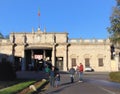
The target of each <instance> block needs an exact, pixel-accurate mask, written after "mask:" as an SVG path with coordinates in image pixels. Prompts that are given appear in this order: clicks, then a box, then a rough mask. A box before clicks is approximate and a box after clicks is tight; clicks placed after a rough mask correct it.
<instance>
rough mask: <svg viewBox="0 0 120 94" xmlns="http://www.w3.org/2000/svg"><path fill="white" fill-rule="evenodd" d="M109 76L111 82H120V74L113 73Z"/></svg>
mask: <svg viewBox="0 0 120 94" xmlns="http://www.w3.org/2000/svg"><path fill="white" fill-rule="evenodd" d="M109 76H110V80H111V81H114V82H120V72H111V73H110V74H109Z"/></svg>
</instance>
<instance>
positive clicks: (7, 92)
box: [0, 80, 35, 94]
mask: <svg viewBox="0 0 120 94" xmlns="http://www.w3.org/2000/svg"><path fill="white" fill-rule="evenodd" d="M33 83H35V81H34V80H31V81H30V80H29V81H24V82H21V83H17V84H15V85H12V86H9V87H6V88H3V89H1V90H0V94H16V93H17V92H19V91H21V90H23V89H24V88H26V87H28V86H29V85H30V84H33Z"/></svg>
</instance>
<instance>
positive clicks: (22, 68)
mask: <svg viewBox="0 0 120 94" xmlns="http://www.w3.org/2000/svg"><path fill="white" fill-rule="evenodd" d="M21 70H22V71H25V70H26V64H25V52H24V50H23V51H22V58H21Z"/></svg>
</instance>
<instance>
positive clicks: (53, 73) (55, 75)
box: [45, 63, 83, 87]
mask: <svg viewBox="0 0 120 94" xmlns="http://www.w3.org/2000/svg"><path fill="white" fill-rule="evenodd" d="M45 71H46V73H47V74H48V76H49V81H50V86H51V87H58V86H59V85H60V73H59V70H55V67H54V66H52V68H51V69H49V67H46V68H45ZM76 72H77V73H78V74H79V82H82V81H83V65H82V63H80V65H79V66H77V69H76V70H75V69H74V68H73V67H71V68H70V69H69V74H70V79H71V80H70V81H71V83H73V82H74V75H75V73H76Z"/></svg>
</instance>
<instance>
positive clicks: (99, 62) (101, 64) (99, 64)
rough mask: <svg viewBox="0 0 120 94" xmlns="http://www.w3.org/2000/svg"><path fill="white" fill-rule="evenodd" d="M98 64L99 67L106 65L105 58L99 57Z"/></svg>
mask: <svg viewBox="0 0 120 94" xmlns="http://www.w3.org/2000/svg"><path fill="white" fill-rule="evenodd" d="M98 66H99V67H102V66H104V64H103V58H99V59H98Z"/></svg>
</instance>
